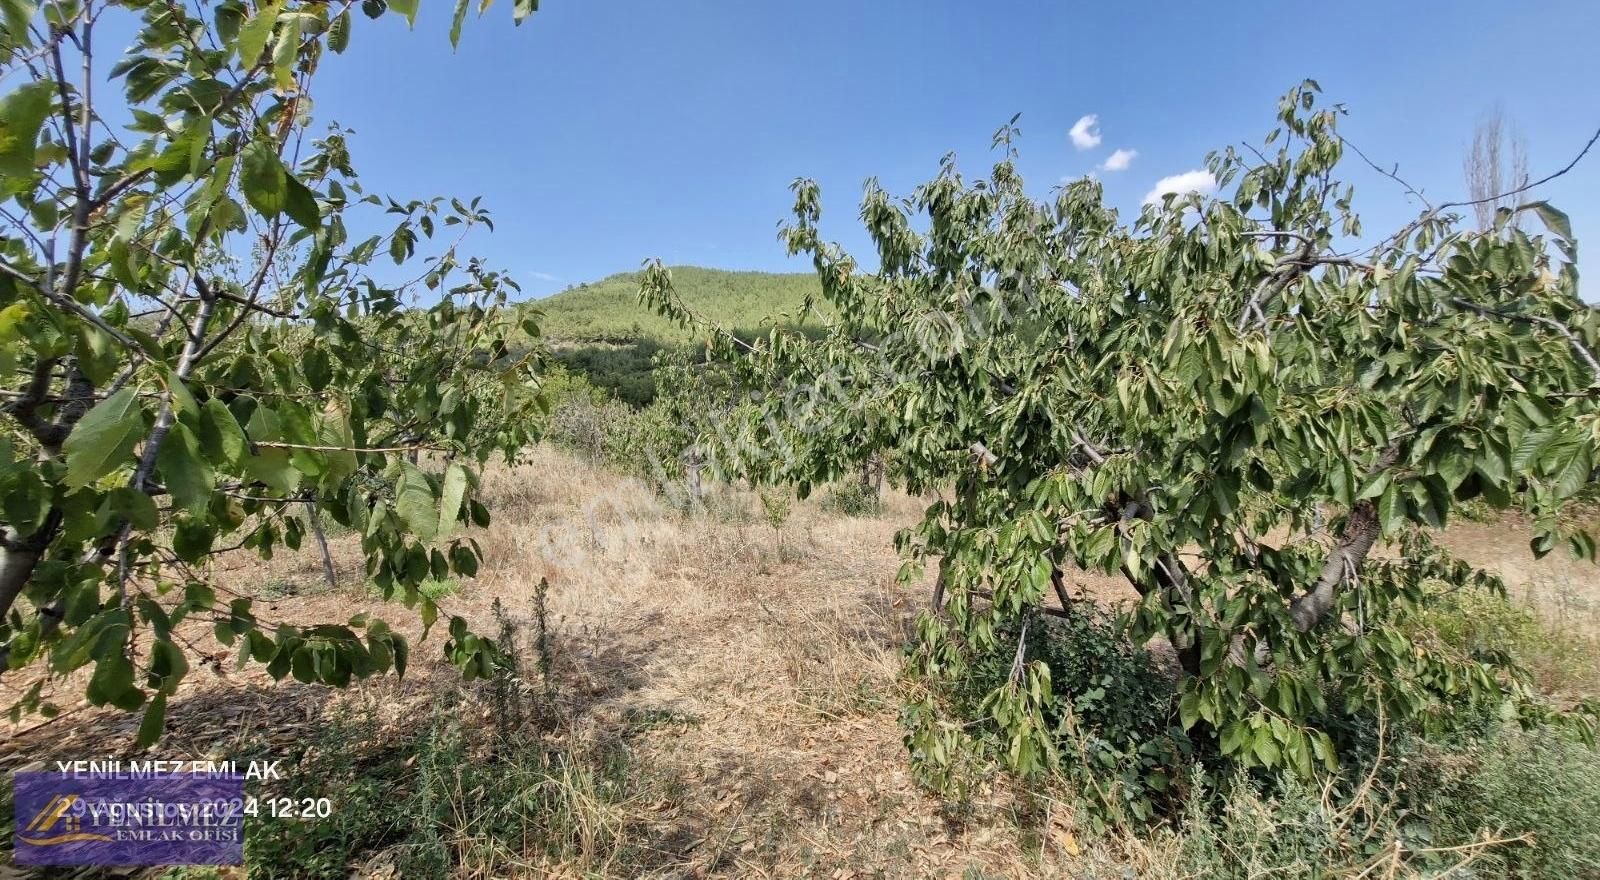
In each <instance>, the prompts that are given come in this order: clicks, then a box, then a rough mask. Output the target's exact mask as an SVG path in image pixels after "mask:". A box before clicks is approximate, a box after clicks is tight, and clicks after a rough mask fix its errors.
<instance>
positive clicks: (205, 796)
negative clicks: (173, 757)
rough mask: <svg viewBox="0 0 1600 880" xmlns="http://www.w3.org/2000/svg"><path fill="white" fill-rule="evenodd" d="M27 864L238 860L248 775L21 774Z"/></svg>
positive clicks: (20, 858) (20, 824)
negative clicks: (246, 777)
mask: <svg viewBox="0 0 1600 880" xmlns="http://www.w3.org/2000/svg"><path fill="white" fill-rule="evenodd" d="M15 792H16V799H15V812H14V815H15V816H16V817H17V827H16V831H15V836H14V840H13V843H14V851H15V853H16V861H17V864H19V865H238V864H242V863H243V862H244V815H245V810H244V777H243V776H240V775H237V774H229V775H225V776H219V775H210V774H189V773H157V774H149V775H144V774H128V773H114V774H88V775H82V774H76V773H18V774H16V786H15Z"/></svg>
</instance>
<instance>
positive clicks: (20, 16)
mask: <svg viewBox="0 0 1600 880" xmlns="http://www.w3.org/2000/svg"><path fill="white" fill-rule="evenodd" d="M0 11H3V12H4V14H5V25H6V33H7V36H9V37H10V39H11V42H13V43H15V44H16V45H17V46H20V47H22V48H24V49H26V48H27V47H29V46H31V45H33V39H32V37H31V35H30V34H29V33H28V22H30V21H32V20H33V14H34V12H36V11H38V7H37V6H34V5H33V4H32V3H29V2H27V0H0Z"/></svg>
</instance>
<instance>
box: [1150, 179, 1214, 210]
mask: <svg viewBox="0 0 1600 880" xmlns="http://www.w3.org/2000/svg"><path fill="white" fill-rule="evenodd" d="M1216 191H1217V179H1216V178H1215V177H1212V176H1211V172H1209V171H1185V172H1183V173H1182V174H1174V175H1172V176H1171V177H1163V178H1161V179H1160V180H1158V181H1156V185H1155V188H1154V189H1152V190H1150V194H1149V195H1147V196H1145V197H1144V203H1145V204H1147V205H1151V204H1155V203H1157V202H1160V201H1161V197H1162V196H1164V195H1166V194H1167V193H1199V194H1201V195H1203V196H1204V195H1210V194H1211V193H1214V192H1216Z"/></svg>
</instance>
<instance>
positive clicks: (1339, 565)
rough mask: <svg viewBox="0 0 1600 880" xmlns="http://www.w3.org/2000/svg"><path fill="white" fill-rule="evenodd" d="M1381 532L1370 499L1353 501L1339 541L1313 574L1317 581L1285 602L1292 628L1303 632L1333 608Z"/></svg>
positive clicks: (1381, 529) (1375, 509)
mask: <svg viewBox="0 0 1600 880" xmlns="http://www.w3.org/2000/svg"><path fill="white" fill-rule="evenodd" d="M1382 531H1383V528H1382V526H1381V525H1380V524H1379V522H1378V509H1377V507H1376V506H1375V505H1373V503H1372V501H1370V500H1365V501H1357V502H1356V503H1355V506H1353V507H1351V508H1350V518H1349V519H1347V520H1345V524H1344V531H1343V532H1342V533H1341V534H1340V535H1339V543H1337V544H1335V545H1334V548H1333V552H1331V553H1329V554H1328V558H1327V560H1326V561H1324V562H1323V563H1322V573H1321V575H1319V576H1318V577H1317V582H1316V583H1315V584H1313V585H1312V586H1311V589H1309V590H1307V591H1306V592H1304V593H1302V594H1301V595H1300V596H1298V597H1297V598H1296V599H1295V600H1294V601H1293V602H1292V603H1290V605H1289V614H1290V616H1292V617H1293V618H1294V625H1295V628H1297V629H1299V630H1300V631H1301V632H1305V631H1307V630H1309V629H1311V628H1312V627H1314V626H1316V625H1317V623H1318V622H1320V621H1321V620H1322V618H1323V617H1324V616H1325V615H1327V613H1328V611H1329V609H1331V608H1333V602H1334V599H1336V598H1337V597H1338V594H1339V587H1341V586H1343V585H1344V582H1345V579H1346V578H1348V577H1350V576H1351V575H1352V574H1354V573H1355V572H1357V571H1359V570H1360V568H1361V563H1362V562H1363V561H1365V560H1366V558H1367V554H1368V553H1370V552H1371V551H1372V545H1373V544H1375V543H1377V541H1378V535H1379V534H1381V533H1382Z"/></svg>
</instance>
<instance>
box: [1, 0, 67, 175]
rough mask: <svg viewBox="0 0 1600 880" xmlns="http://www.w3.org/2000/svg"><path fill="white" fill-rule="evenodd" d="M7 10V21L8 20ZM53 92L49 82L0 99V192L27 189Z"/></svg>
mask: <svg viewBox="0 0 1600 880" xmlns="http://www.w3.org/2000/svg"><path fill="white" fill-rule="evenodd" d="M10 15H11V13H10V9H9V7H8V9H7V18H8V19H9V18H10ZM54 95H55V89H54V88H53V87H52V86H51V84H50V83H48V82H33V83H27V84H25V85H22V86H18V87H17V88H16V89H15V90H13V91H12V92H11V93H10V94H8V95H6V96H5V97H4V98H0V192H3V193H6V194H11V193H19V192H22V191H24V190H25V189H27V187H28V184H29V183H30V182H31V181H32V179H33V170H34V163H35V161H36V157H37V155H38V147H39V129H40V128H42V127H43V126H44V121H45V119H46V118H47V117H48V116H49V115H50V101H51V98H52V97H54Z"/></svg>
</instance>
